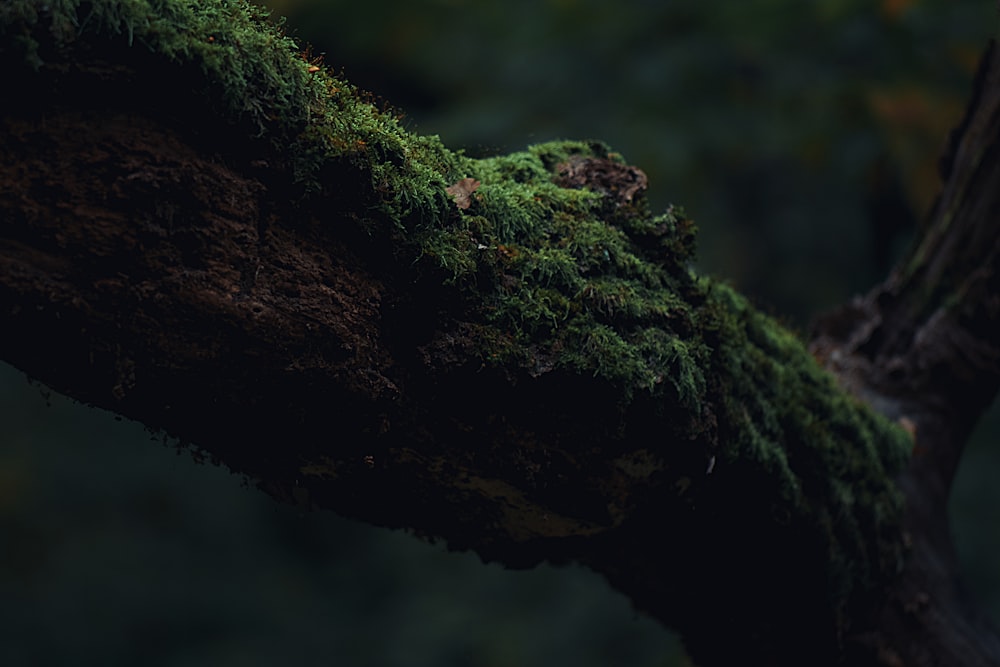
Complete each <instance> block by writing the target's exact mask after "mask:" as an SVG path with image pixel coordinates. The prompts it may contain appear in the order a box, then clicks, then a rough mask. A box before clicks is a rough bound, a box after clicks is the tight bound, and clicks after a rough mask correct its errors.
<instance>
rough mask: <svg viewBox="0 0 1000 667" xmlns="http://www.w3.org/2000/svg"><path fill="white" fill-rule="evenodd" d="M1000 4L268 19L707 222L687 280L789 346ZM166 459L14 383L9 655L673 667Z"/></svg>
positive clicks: (995, 592)
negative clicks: (612, 152) (554, 146)
mask: <svg viewBox="0 0 1000 667" xmlns="http://www.w3.org/2000/svg"><path fill="white" fill-rule="evenodd" d="M994 5H995V3H993V2H991V1H989V0H978V1H975V2H971V1H967V2H961V3H959V2H953V1H949V0H924V1H918V0H909V1H908V0H883V1H882V2H872V1H870V0H866V1H864V2H861V1H857V2H855V1H850V0H846V1H845V0H837V1H834V0H813V1H812V2H805V3H804V2H801V0H743V1H742V2H739V3H708V2H704V0H701V1H698V0H681V1H678V0H669V1H663V0H660V1H657V2H654V1H652V0H649V1H640V0H633V1H631V2H624V1H623V2H615V3H612V2H607V0H504V1H503V2H500V1H486V0H481V1H479V2H474V1H472V0H469V1H462V0H437V1H430V0H367V1H366V2H355V1H352V2H340V1H338V2H330V1H326V2H319V1H316V0H297V1H296V0H284V1H278V0H275V1H273V2H271V3H270V5H269V6H271V7H272V8H273V9H274V10H275V11H276V12H277V13H282V14H286V15H288V16H289V21H288V24H287V27H288V30H289V31H290V32H291V34H293V35H295V36H296V37H298V38H300V41H301V42H302V43H303V44H304V43H306V42H309V43H312V44H313V45H314V49H315V50H316V51H318V52H325V53H326V61H327V63H328V64H330V65H331V66H333V67H334V68H335V69H337V70H343V72H344V74H345V75H346V76H347V77H348V78H350V79H351V80H352V81H354V82H355V83H357V84H359V85H361V86H362V87H364V88H367V89H369V90H372V91H373V92H374V93H376V94H377V95H380V96H382V97H383V98H384V99H385V100H386V101H388V102H391V103H392V104H393V105H394V106H396V107H398V108H400V109H401V110H402V111H405V112H406V114H407V115H406V119H405V122H406V124H407V125H408V126H409V127H410V128H411V129H413V130H414V131H417V132H421V133H428V134H439V135H441V137H442V139H443V140H444V142H445V143H446V144H447V145H449V146H452V147H455V148H464V149H465V150H466V151H467V152H468V153H469V154H472V155H487V154H493V153H497V152H508V151H511V150H517V149H519V148H522V147H523V146H525V145H526V144H529V143H532V142H539V141H545V140H549V139H555V138H580V139H585V138H596V139H603V140H605V141H607V142H609V143H610V144H611V145H612V146H613V148H615V149H616V150H618V151H619V152H621V153H623V154H624V155H625V157H626V158H627V159H628V160H629V161H630V162H631V163H632V164H636V165H638V166H640V167H641V168H642V169H644V170H645V171H646V172H647V174H648V175H649V177H650V193H649V196H650V199H651V201H652V203H653V205H654V207H655V208H664V207H665V206H666V205H668V204H669V203H676V204H680V205H682V206H684V207H685V208H686V210H687V211H688V213H689V214H690V215H691V216H692V217H693V218H695V219H696V220H697V221H698V222H699V225H700V227H701V234H700V260H699V261H700V269H701V270H702V271H704V272H707V273H710V274H712V275H715V276H718V277H720V278H724V279H726V280H728V281H731V282H732V283H733V284H734V285H736V286H737V287H738V288H739V289H741V290H743V291H745V292H747V293H749V294H750V295H752V296H753V298H754V299H755V300H756V301H757V303H758V304H760V305H761V307H763V308H765V309H767V310H769V311H771V312H774V313H775V314H779V315H780V316H781V317H782V318H783V319H784V320H785V321H786V322H787V323H788V324H789V325H790V326H793V327H795V328H798V329H799V330H800V331H803V332H804V331H805V328H806V326H807V324H808V321H809V318H810V317H812V316H814V315H815V314H817V313H819V312H822V311H823V310H824V309H825V308H827V307H829V306H831V305H834V304H837V303H839V302H842V301H844V300H845V299H847V298H849V297H850V295H851V294H853V293H856V292H858V291H863V290H864V289H865V288H866V287H868V286H869V285H871V284H872V283H873V282H875V281H876V280H878V278H879V277H880V276H881V275H883V274H884V272H885V271H886V269H887V267H888V266H889V265H890V264H891V260H892V258H893V257H895V256H896V255H897V254H898V253H899V252H900V251H901V250H902V249H903V248H904V247H905V245H906V243H907V241H908V239H909V238H910V236H911V235H912V234H913V231H914V229H915V228H916V226H917V225H919V224H920V221H921V220H922V219H923V213H924V212H925V211H926V210H927V208H928V206H929V205H930V203H931V201H932V200H933V197H934V196H935V194H936V192H937V175H936V167H935V165H936V159H937V157H938V155H939V153H940V152H941V149H942V147H943V145H944V141H945V137H946V134H947V131H948V129H949V128H950V127H952V126H954V125H955V124H956V123H957V122H958V120H959V118H960V117H961V112H962V109H963V105H964V103H965V101H966V98H967V95H968V91H969V87H970V81H971V77H972V73H973V71H974V68H975V63H976V60H977V58H978V54H979V52H980V51H981V50H982V47H983V45H984V44H985V42H986V40H987V39H988V38H989V37H991V36H992V35H993V34H994V32H995V28H996V26H997V23H998V21H997V17H996V15H995V6H994ZM136 48H141V47H136ZM0 344H2V332H0ZM998 431H1000V417H998V415H997V410H996V409H994V411H993V412H992V413H991V414H990V415H988V416H987V418H986V419H985V420H984V423H983V424H982V425H981V427H980V429H979V430H978V432H977V434H976V436H975V441H974V443H973V444H972V446H971V449H970V451H969V452H968V454H967V456H966V458H965V460H964V461H963V465H962V468H961V470H960V472H959V478H958V480H957V482H956V489H955V493H954V497H953V499H952V507H951V509H952V515H953V517H954V532H955V534H956V541H957V544H958V547H959V550H960V552H961V557H962V562H963V565H964V567H965V569H966V574H967V581H968V583H969V585H970V588H971V589H972V591H973V593H974V594H975V595H976V596H978V597H979V598H980V599H981V600H982V601H983V602H984V604H986V605H988V607H989V609H990V610H991V613H992V614H993V615H994V618H998V619H1000V511H998V509H997V508H998V507H1000V497H998V489H997V486H998V485H996V484H995V483H994V479H995V476H996V474H997V471H1000V448H998V447H997V445H996V439H997V437H998V436H997V433H998ZM151 440H155V441H159V442H151ZM162 441H163V438H162V437H160V436H157V435H155V434H149V433H147V432H145V431H144V430H143V429H142V427H141V426H138V425H136V424H132V423H128V422H122V421H118V420H116V419H115V418H114V417H113V416H111V415H109V414H107V413H104V412H101V411H97V410H93V409H89V408H86V407H84V406H80V405H78V404H74V403H72V402H70V401H68V400H66V399H63V398H61V397H58V396H51V395H49V394H48V393H47V392H46V391H45V390H44V388H43V387H40V386H38V385H30V384H28V382H27V381H26V380H25V378H24V376H23V375H21V374H20V373H18V372H17V371H16V370H14V369H12V368H10V367H9V366H0V664H3V665H12V666H18V665H80V666H87V665H101V666H117V665H139V664H141V665H170V666H182V665H183V666H188V665H191V666H196V665H206V666H208V665H241V666H254V665H278V664H292V663H293V662H294V663H296V664H304V665H318V664H322V665H326V664H330V665H347V666H350V667H353V666H373V667H374V666H383V665H384V666H395V665H400V666H410V665H413V666H423V665H426V666H428V667H429V666H432V665H433V666H442V667H451V666H455V667H458V666H469V667H506V666H511V667H513V666H530V665H546V666H548V665H553V664H555V665H563V664H564V665H580V666H583V667H587V666H591V665H593V666H597V665H612V664H614V665H641V666H657V667H667V666H669V665H682V664H685V663H684V659H683V657H682V656H681V654H680V651H679V649H678V648H677V645H676V641H675V640H674V638H673V637H672V636H671V635H670V634H669V633H668V632H667V631H665V630H663V629H662V628H660V627H659V626H658V625H656V624H655V623H653V622H652V621H650V620H648V619H645V618H642V617H640V616H637V615H636V614H635V613H634V612H633V611H632V610H631V608H630V606H629V603H628V601H627V600H626V599H625V598H623V597H622V596H620V595H618V594H617V593H615V592H614V591H612V590H610V589H609V588H608V587H607V586H606V585H605V584H604V582H603V581H602V580H601V579H600V578H599V577H598V576H596V575H593V574H592V573H589V572H587V571H585V570H582V569H580V568H575V567H566V568H551V567H540V568H537V569H535V570H533V571H529V572H510V571H504V570H501V569H500V568H498V567H496V566H485V565H483V564H481V563H480V562H479V561H478V559H477V558H476V557H474V556H471V555H469V554H452V553H447V552H446V551H445V550H444V549H443V548H442V547H440V546H435V545H428V544H424V543H421V542H418V541H417V540H415V539H412V538H410V537H408V536H407V535H405V534H403V533H399V532H389V531H385V530H380V529H375V528H370V527H367V526H364V525H360V524H357V523H354V522H349V521H345V520H342V519H338V518H337V517H335V516H332V515H330V514H327V513H314V514H302V513H301V512H300V511H298V510H296V509H294V508H289V507H283V506H278V505H276V504H275V503H273V502H271V501H270V500H269V499H268V498H267V497H265V496H264V495H262V494H260V493H259V492H256V491H254V490H252V489H250V488H247V487H246V485H245V484H244V483H243V482H242V481H241V480H240V478H239V477H237V476H233V475H230V474H229V473H227V472H226V471H225V470H224V469H221V468H217V467H214V466H211V465H198V464H196V463H195V462H194V460H193V459H192V457H191V456H190V455H189V454H188V453H187V452H185V451H180V452H178V451H177V450H176V449H174V448H173V447H172V446H171V445H170V444H169V443H167V444H161V443H162ZM678 548H683V545H678ZM724 637H725V629H724V628H720V641H725V639H724Z"/></svg>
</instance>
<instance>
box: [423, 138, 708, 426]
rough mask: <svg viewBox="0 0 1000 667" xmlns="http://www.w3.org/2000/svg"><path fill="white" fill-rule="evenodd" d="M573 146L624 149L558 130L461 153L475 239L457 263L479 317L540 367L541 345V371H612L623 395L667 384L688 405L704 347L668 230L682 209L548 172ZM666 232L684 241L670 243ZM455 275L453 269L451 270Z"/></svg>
mask: <svg viewBox="0 0 1000 667" xmlns="http://www.w3.org/2000/svg"><path fill="white" fill-rule="evenodd" d="M572 156H588V157H595V158H600V159H605V160H615V159H617V160H620V159H621V158H620V157H618V156H615V155H614V154H611V153H609V151H608V148H607V147H606V146H605V145H603V144H601V143H597V142H580V141H555V142H549V143H544V144H539V145H536V146H532V147H530V148H528V149H527V150H526V151H522V152H518V153H513V154H511V155H505V156H499V157H493V158H488V159H482V160H471V161H469V162H468V163H467V175H468V176H469V177H472V178H475V179H477V180H478V181H479V186H478V188H477V190H476V192H475V194H474V195H473V196H472V198H471V199H470V206H469V207H468V208H467V209H464V210H462V212H461V218H462V220H463V221H464V223H459V224H464V225H465V228H466V229H473V228H474V229H475V242H474V245H473V244H472V243H470V244H469V245H468V246H467V247H469V248H470V249H471V248H473V247H474V248H475V250H474V253H475V255H476V260H475V261H468V262H463V263H461V266H462V267H463V268H464V270H465V272H467V273H468V275H469V276H472V275H475V278H476V279H477V289H478V290H479V292H480V294H481V296H482V299H483V304H484V306H485V312H486V313H487V320H488V321H489V322H491V323H492V324H493V325H494V326H497V327H500V328H501V329H504V330H507V331H510V332H512V334H513V336H512V339H511V342H512V344H514V345H517V346H520V347H521V348H522V349H530V350H532V353H531V354H530V355H523V360H524V363H525V365H527V366H528V367H529V368H530V369H531V370H532V372H539V366H538V363H537V359H535V358H533V357H537V356H542V357H544V358H545V359H547V360H548V361H547V362H546V363H545V364H543V365H542V370H544V371H547V370H551V369H555V368H562V369H567V370H570V371H572V372H574V373H581V374H589V375H593V376H598V377H602V378H604V379H605V380H608V381H611V382H613V383H614V384H616V385H618V386H619V387H620V388H621V390H622V391H621V395H622V400H623V402H627V401H628V400H629V399H630V398H631V396H633V395H634V393H635V392H636V391H649V392H654V393H657V392H659V391H661V389H662V388H663V387H669V388H671V391H672V392H673V394H674V396H675V397H676V398H678V399H680V400H681V402H682V403H683V404H684V405H686V406H687V407H689V408H695V407H696V406H697V405H698V403H699V402H700V401H701V400H702V398H703V393H704V390H705V379H704V375H703V373H702V371H701V368H702V367H703V362H705V361H706V359H707V356H708V349H707V347H705V346H704V345H702V344H701V343H699V342H698V340H697V338H696V337H695V335H694V333H695V328H694V325H693V311H692V308H691V306H690V305H688V304H689V301H688V299H687V298H686V296H687V295H688V294H689V293H690V292H691V290H692V289H694V286H695V282H694V280H693V279H692V277H691V275H690V272H689V269H688V266H687V264H688V261H689V260H690V252H691V250H692V249H693V247H692V246H693V244H692V243H690V240H689V239H685V240H684V241H683V243H677V239H676V238H675V237H676V236H679V235H680V231H679V230H681V229H683V230H685V233H686V232H687V231H688V230H689V229H690V225H683V224H680V220H681V216H682V215H683V214H682V213H681V212H680V210H679V209H674V210H671V211H668V212H666V213H664V214H662V215H659V216H653V215H651V214H650V212H649V211H648V209H647V208H646V206H645V203H644V202H636V203H635V204H634V205H632V206H630V207H628V210H619V209H620V208H621V207H620V206H618V205H617V204H614V203H609V201H608V198H607V197H606V196H604V195H602V194H600V193H597V192H593V191H590V190H587V189H569V188H563V187H559V186H558V185H556V184H555V183H554V182H553V179H554V177H555V172H556V171H557V169H558V166H559V165H560V164H562V163H565V162H566V161H567V160H568V159H570V158H571V157H572ZM608 220H610V221H611V222H608ZM470 221H473V222H470ZM630 232H632V233H631V234H630ZM651 238H652V239H655V242H654V243H652V246H655V247H656V252H655V253H654V252H652V251H650V249H649V248H650V245H651V244H650V243H649V240H650V239H651ZM671 243H675V244H676V245H678V246H680V247H681V248H682V252H671V248H670V247H669V245H670V244H671ZM675 249H676V248H675ZM433 253H434V254H435V255H437V256H441V255H443V253H442V252H441V251H440V250H439V249H434V250H433ZM649 255H655V256H656V259H657V260H658V261H650V258H649ZM458 264H459V263H456V262H451V263H450V265H451V266H457V265H458ZM484 266H486V267H489V268H490V271H488V279H489V280H488V284H489V288H488V289H484V285H483V280H482V276H483V271H482V268H483V267H484ZM473 271H477V273H475V274H473ZM463 277H466V276H463V275H462V272H461V271H459V272H458V273H457V274H456V275H454V276H453V279H454V280H456V281H458V282H461V281H462V279H463ZM517 356H518V355H517V354H512V355H506V356H504V355H499V360H500V361H504V362H509V361H510V359H511V358H512V357H513V358H516V357H517Z"/></svg>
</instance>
